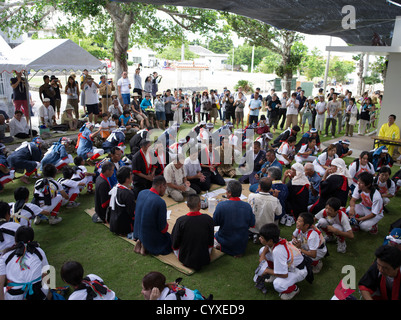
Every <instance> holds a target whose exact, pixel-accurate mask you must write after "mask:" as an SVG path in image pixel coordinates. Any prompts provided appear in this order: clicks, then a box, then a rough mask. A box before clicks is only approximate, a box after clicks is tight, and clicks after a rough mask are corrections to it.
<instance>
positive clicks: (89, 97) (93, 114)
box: [81, 75, 99, 123]
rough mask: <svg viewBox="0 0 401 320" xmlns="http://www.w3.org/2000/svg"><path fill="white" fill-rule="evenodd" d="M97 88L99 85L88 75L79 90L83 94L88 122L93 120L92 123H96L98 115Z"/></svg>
mask: <svg viewBox="0 0 401 320" xmlns="http://www.w3.org/2000/svg"><path fill="white" fill-rule="evenodd" d="M98 88H99V85H98V84H97V83H96V82H94V81H93V78H92V77H91V76H90V75H87V76H86V77H85V79H84V81H83V82H82V85H81V90H82V91H84V92H85V107H86V113H87V114H88V117H89V122H92V120H94V123H97V116H98V115H99V96H98V94H97V89H98ZM92 123H93V122H92Z"/></svg>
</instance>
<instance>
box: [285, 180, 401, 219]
mask: <svg viewBox="0 0 401 320" xmlns="http://www.w3.org/2000/svg"><path fill="white" fill-rule="evenodd" d="M400 181H401V179H400ZM287 217H288V215H287V214H285V215H283V216H282V217H281V219H280V223H281V224H285V223H286V221H287Z"/></svg>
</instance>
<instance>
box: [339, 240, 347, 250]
mask: <svg viewBox="0 0 401 320" xmlns="http://www.w3.org/2000/svg"><path fill="white" fill-rule="evenodd" d="M337 252H339V253H345V252H347V244H346V242H345V241H338V240H337Z"/></svg>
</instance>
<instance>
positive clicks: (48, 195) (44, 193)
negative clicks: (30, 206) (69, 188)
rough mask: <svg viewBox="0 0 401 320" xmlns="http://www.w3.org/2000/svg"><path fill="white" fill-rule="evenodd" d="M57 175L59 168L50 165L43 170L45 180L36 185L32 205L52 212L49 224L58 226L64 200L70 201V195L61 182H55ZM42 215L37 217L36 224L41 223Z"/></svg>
mask: <svg viewBox="0 0 401 320" xmlns="http://www.w3.org/2000/svg"><path fill="white" fill-rule="evenodd" d="M56 174H57V168H56V167H55V166H54V165H53V164H51V163H48V164H47V165H45V166H44V168H43V178H42V179H39V180H37V181H36V183H35V190H34V194H33V195H34V198H33V200H32V203H34V204H36V205H38V206H39V207H41V208H42V209H43V210H45V211H48V212H50V217H49V224H57V223H59V222H61V220H62V218H61V217H58V211H59V210H60V207H61V202H62V198H64V199H67V200H68V199H69V198H70V197H69V196H68V194H67V193H66V192H65V191H64V190H63V187H62V186H61V184H60V183H59V182H57V181H56V180H54V178H55V177H56ZM41 217H42V216H41V215H40V214H39V215H37V216H36V217H35V220H34V223H35V224H39V223H40V222H41Z"/></svg>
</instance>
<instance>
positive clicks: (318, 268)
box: [312, 260, 323, 273]
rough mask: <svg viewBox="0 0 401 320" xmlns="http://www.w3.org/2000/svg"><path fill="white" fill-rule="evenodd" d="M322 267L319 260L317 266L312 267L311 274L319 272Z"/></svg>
mask: <svg viewBox="0 0 401 320" xmlns="http://www.w3.org/2000/svg"><path fill="white" fill-rule="evenodd" d="M322 267H323V262H322V260H319V262H318V263H317V265H315V266H313V267H312V272H313V273H319V272H320V270H322Z"/></svg>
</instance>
